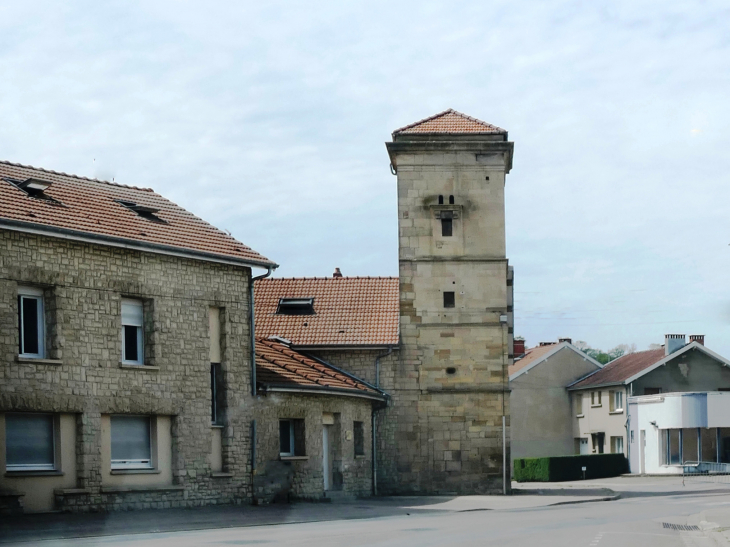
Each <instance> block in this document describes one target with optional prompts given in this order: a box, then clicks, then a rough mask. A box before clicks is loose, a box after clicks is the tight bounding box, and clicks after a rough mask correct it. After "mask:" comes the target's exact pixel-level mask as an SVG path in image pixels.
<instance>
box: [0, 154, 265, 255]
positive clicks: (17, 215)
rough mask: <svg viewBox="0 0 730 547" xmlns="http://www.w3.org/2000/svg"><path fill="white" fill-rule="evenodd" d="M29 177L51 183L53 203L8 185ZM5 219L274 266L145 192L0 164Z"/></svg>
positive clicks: (0, 215) (0, 217)
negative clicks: (146, 213)
mask: <svg viewBox="0 0 730 547" xmlns="http://www.w3.org/2000/svg"><path fill="white" fill-rule="evenodd" d="M28 178H36V179H41V180H43V181H47V182H50V183H52V184H51V186H50V187H49V188H48V189H47V190H46V191H45V192H44V195H47V196H49V197H51V198H53V200H55V202H53V201H50V200H44V199H38V198H34V197H30V196H29V195H28V194H27V193H26V192H25V191H23V190H21V189H20V188H18V187H17V186H16V185H15V184H13V182H12V181H18V182H19V181H24V180H26V179H28ZM8 179H10V180H8ZM114 200H122V201H127V202H133V203H135V204H137V205H142V206H146V207H151V208H153V209H158V210H159V212H156V213H154V215H155V216H156V217H157V218H159V219H160V220H162V221H164V222H159V221H155V220H154V219H153V220H150V219H148V218H143V217H142V216H140V215H138V214H137V213H136V212H134V211H132V210H131V209H129V208H128V207H125V206H124V205H122V204H120V203H117V202H116V201H114ZM3 220H7V221H11V222H12V223H13V224H15V225H16V226H19V225H20V224H19V223H22V226H23V227H29V228H35V229H38V228H40V229H43V228H52V229H61V230H63V231H72V232H75V233H79V234H78V235H81V236H89V237H92V238H93V237H101V238H113V239H116V240H126V241H133V242H136V243H139V244H142V245H145V246H147V245H149V246H164V247H170V248H172V249H170V250H176V249H178V250H181V251H183V252H184V251H192V252H193V253H194V254H197V253H204V254H207V255H217V256H219V257H221V258H225V259H231V258H233V259H237V261H240V262H249V263H255V264H262V265H269V264H271V265H273V263H272V262H271V261H270V260H269V259H268V258H266V257H264V256H262V255H260V254H259V253H257V252H256V251H254V250H253V249H251V248H250V247H247V246H246V245H244V244H243V243H241V242H239V241H237V240H236V239H234V238H233V237H231V236H230V235H228V234H227V233H225V232H223V231H222V230H219V229H218V228H215V227H214V226H212V225H210V224H208V223H207V222H205V221H204V220H202V219H200V218H198V217H196V216H195V215H193V214H192V213H190V212H188V211H186V210H185V209H183V208H181V207H179V206H177V205H175V204H174V203H172V202H171V201H169V200H167V199H165V198H164V197H162V196H161V195H159V194H157V193H155V192H154V191H153V190H151V189H149V188H137V187H135V186H124V185H121V184H115V183H111V182H106V181H101V180H96V179H89V178H84V177H78V176H75V175H67V174H65V173H58V172H56V171H47V170H45V169H38V168H35V167H29V166H25V165H18V164H14V163H9V162H2V161H0V224H1V223H2V221H3ZM101 243H103V241H102V242H101ZM150 250H153V249H150Z"/></svg>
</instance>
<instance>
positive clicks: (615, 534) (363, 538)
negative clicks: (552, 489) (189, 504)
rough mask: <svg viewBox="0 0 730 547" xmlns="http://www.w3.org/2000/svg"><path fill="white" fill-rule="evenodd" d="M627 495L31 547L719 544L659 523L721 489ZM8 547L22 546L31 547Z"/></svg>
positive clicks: (677, 517)
mask: <svg viewBox="0 0 730 547" xmlns="http://www.w3.org/2000/svg"><path fill="white" fill-rule="evenodd" d="M628 495H629V496H630V497H627V498H625V499H620V500H616V501H609V502H595V503H583V504H577V505H562V506H553V507H539V508H530V509H506V510H473V511H463V512H442V513H430V514H423V513H421V514H416V513H412V514H410V515H409V514H403V513H402V511H398V512H399V513H401V514H397V515H393V516H388V517H379V518H371V519H355V520H337V521H329V522H311V523H302V524H280V525H273V526H271V525H269V526H253V527H246V528H225V529H217V530H198V531H190V532H173V533H156V534H134V535H114V536H106V537H92V538H76V539H65V540H44V541H40V542H33V544H34V545H39V546H42V547H62V546H63V547H90V546H103V547H129V546H148V545H149V546H154V547H201V546H202V547H208V546H211V547H213V546H226V547H229V546H244V545H272V546H273V545H296V546H316V547H327V546H347V547H357V546H365V545H376V546H383V547H385V546H403V545H418V546H419V547H423V546H431V545H433V546H436V545H438V546H449V545H454V546H457V545H458V546H460V547H463V546H472V545H474V546H476V545H479V546H485V545H486V546H488V545H499V546H529V547H553V546H555V547H558V546H560V547H564V546H570V547H583V546H585V547H608V546H621V547H634V546H636V547H653V546H657V547H660V546H661V547H673V546H681V547H687V546H695V545H699V546H715V545H717V543H715V542H714V540H713V539H710V538H708V537H705V536H704V535H703V533H702V532H701V531H681V530H675V529H672V528H667V527H665V525H664V523H667V524H675V525H687V523H688V522H696V517H695V519H694V520H692V515H697V514H699V513H700V512H701V511H708V510H712V511H716V512H717V511H718V510H723V511H724V509H725V508H727V511H728V512H729V513H730V493H728V492H727V490H725V491H722V492H718V491H711V490H710V491H687V492H685V493H676V494H672V493H665V494H663V495H642V493H641V492H636V493H635V494H633V495H632V494H628ZM688 519H689V521H688ZM5 545H9V544H5ZM13 545H24V546H26V547H27V546H28V545H29V543H17V544H13Z"/></svg>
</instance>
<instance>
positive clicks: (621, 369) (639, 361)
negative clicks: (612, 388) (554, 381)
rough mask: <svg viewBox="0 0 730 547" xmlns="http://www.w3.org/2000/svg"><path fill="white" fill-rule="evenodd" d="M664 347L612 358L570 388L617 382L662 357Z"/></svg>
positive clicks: (622, 380) (626, 378)
mask: <svg viewBox="0 0 730 547" xmlns="http://www.w3.org/2000/svg"><path fill="white" fill-rule="evenodd" d="M664 357H665V355H664V348H660V349H650V350H648V351H638V352H636V353H629V354H628V355H624V356H622V357H619V358H618V359H614V360H613V361H611V362H610V363H608V364H607V365H605V366H604V367H603V368H602V369H601V370H599V371H598V372H596V373H595V374H591V375H590V376H588V377H586V378H584V379H583V380H581V381H579V382H577V383H575V384H573V385H572V386H570V387H571V389H572V388H584V387H592V386H600V385H604V384H619V383H622V382H624V381H625V380H628V379H629V378H631V377H632V376H634V375H636V374H638V373H639V372H641V371H642V370H644V369H647V368H649V367H650V366H652V365H653V364H654V363H656V362H658V361H661V360H662V359H664Z"/></svg>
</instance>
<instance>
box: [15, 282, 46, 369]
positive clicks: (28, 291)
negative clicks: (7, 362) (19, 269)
mask: <svg viewBox="0 0 730 547" xmlns="http://www.w3.org/2000/svg"><path fill="white" fill-rule="evenodd" d="M25 299H30V300H35V301H36V303H37V306H38V353H24V352H21V351H20V347H19V348H18V355H19V356H20V357H27V358H31V359H43V358H44V357H45V355H46V343H45V342H46V321H45V318H46V315H45V306H44V303H43V289H37V288H35V287H18V308H19V309H18V319H19V325H18V334H19V335H20V339H21V343H20V346H21V347H22V346H23V345H24V344H23V343H22V340H23V338H24V333H23V300H25Z"/></svg>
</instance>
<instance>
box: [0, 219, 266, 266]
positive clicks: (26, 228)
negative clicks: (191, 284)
mask: <svg viewBox="0 0 730 547" xmlns="http://www.w3.org/2000/svg"><path fill="white" fill-rule="evenodd" d="M0 228H4V229H7V230H11V231H15V232H22V233H27V234H34V235H41V236H46V237H55V238H60V239H68V240H72V241H79V242H82V243H91V244H95V245H107V246H110V247H117V248H123V249H131V250H135V251H142V252H148V253H156V254H163V255H167V256H177V257H181V258H188V259H192V260H202V261H205V262H215V263H218V264H228V265H230V266H246V267H249V268H250V267H255V268H267V269H268V268H271V269H272V270H275V269H276V268H278V267H279V265H278V264H276V263H275V262H269V261H262V260H251V259H244V258H240V259H239V258H236V257H233V256H227V255H219V254H215V253H207V252H205V251H196V250H194V249H186V248H182V247H173V246H172V245H163V244H160V243H149V242H146V241H139V240H135V239H126V238H122V237H113V236H106V235H103V234H93V233H90V232H82V231H80V230H72V229H70V228H59V227H56V226H47V225H45V224H37V223H34V222H23V221H18V220H10V219H6V218H0Z"/></svg>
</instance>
